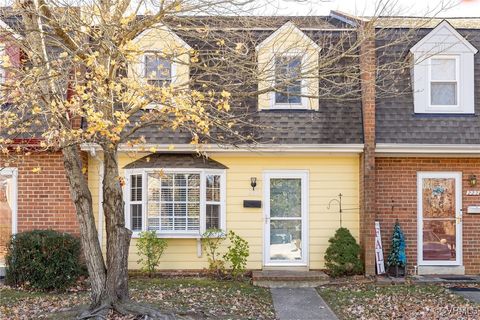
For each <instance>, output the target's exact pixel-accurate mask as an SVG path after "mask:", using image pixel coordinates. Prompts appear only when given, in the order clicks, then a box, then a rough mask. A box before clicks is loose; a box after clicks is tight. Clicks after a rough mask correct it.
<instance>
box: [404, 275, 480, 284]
mask: <svg viewBox="0 0 480 320" xmlns="http://www.w3.org/2000/svg"><path fill="white" fill-rule="evenodd" d="M413 281H414V282H415V283H418V284H430V283H464V284H465V283H474V284H478V283H480V276H479V275H455V274H443V275H440V274H436V275H424V276H413Z"/></svg>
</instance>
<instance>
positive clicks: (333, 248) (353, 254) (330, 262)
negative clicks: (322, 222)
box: [325, 228, 363, 277]
mask: <svg viewBox="0 0 480 320" xmlns="http://www.w3.org/2000/svg"><path fill="white" fill-rule="evenodd" d="M328 242H330V245H329V247H328V248H327V251H326V253H325V267H326V268H327V270H328V273H329V274H330V275H331V276H332V277H339V276H347V275H354V274H361V273H362V272H363V264H362V261H361V260H360V246H359V245H358V244H357V241H356V240H355V238H354V237H353V236H352V234H351V233H350V231H349V230H348V229H346V228H340V229H338V230H337V231H336V232H335V235H334V236H333V237H332V238H330V240H328Z"/></svg>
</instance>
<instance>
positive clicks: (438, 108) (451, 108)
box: [426, 54, 462, 113]
mask: <svg viewBox="0 0 480 320" xmlns="http://www.w3.org/2000/svg"><path fill="white" fill-rule="evenodd" d="M442 59H443V60H455V83H456V92H455V94H456V97H455V98H456V102H457V103H456V104H452V105H443V104H432V95H431V94H432V83H447V82H448V83H453V82H454V81H451V80H450V81H445V80H432V60H442ZM427 65H428V70H427V72H428V74H427V76H428V83H427V99H428V104H427V110H426V111H429V112H440V113H441V112H446V111H448V112H459V113H461V112H462V107H461V106H462V104H461V103H460V99H461V97H460V86H461V81H460V80H461V78H460V56H458V55H453V54H448V55H444V54H441V55H434V56H431V57H429V58H428V61H427Z"/></svg>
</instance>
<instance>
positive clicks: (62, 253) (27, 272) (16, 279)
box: [5, 230, 84, 291]
mask: <svg viewBox="0 0 480 320" xmlns="http://www.w3.org/2000/svg"><path fill="white" fill-rule="evenodd" d="M80 255H81V249H80V240H79V239H78V238H76V237H74V236H72V235H70V234H68V233H60V232H57V231H53V230H33V231H27V232H21V233H17V234H15V235H13V236H12V238H11V240H10V243H9V247H8V252H7V255H6V274H5V283H6V284H8V285H11V286H27V287H29V288H33V289H38V290H47V291H48V290H63V289H66V288H68V287H70V286H71V285H73V284H74V283H75V281H76V280H77V279H78V277H79V276H80V275H81V274H82V272H83V271H84V268H83V266H82V264H81V262H80Z"/></svg>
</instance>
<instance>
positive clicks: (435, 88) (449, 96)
mask: <svg viewBox="0 0 480 320" xmlns="http://www.w3.org/2000/svg"><path fill="white" fill-rule="evenodd" d="M458 80H459V79H458V57H455V56H443V57H442V56H438V57H435V58H431V59H430V105H431V106H447V107H448V106H450V107H456V106H458V88H459V86H460V84H459V81H458Z"/></svg>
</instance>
